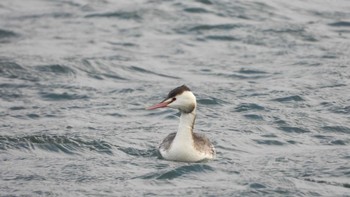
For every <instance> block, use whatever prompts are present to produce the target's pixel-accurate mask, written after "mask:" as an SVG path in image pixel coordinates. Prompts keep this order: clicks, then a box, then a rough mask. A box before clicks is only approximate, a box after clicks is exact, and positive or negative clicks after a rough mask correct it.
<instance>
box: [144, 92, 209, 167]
mask: <svg viewBox="0 0 350 197" xmlns="http://www.w3.org/2000/svg"><path fill="white" fill-rule="evenodd" d="M163 107H170V108H173V109H178V110H179V111H180V112H181V116H180V124H179V128H178V130H177V132H174V133H171V134H169V135H168V136H167V137H166V138H164V140H163V142H162V143H161V144H160V146H159V152H160V154H161V155H162V157H163V158H164V159H166V160H172V161H183V162H197V161H202V160H209V159H213V158H214V157H215V148H214V146H213V145H212V144H211V143H210V141H209V139H208V138H207V137H205V136H204V135H202V134H198V133H194V132H193V127H194V121H195V119H196V107H197V102H196V97H195V96H194V94H193V93H192V92H191V90H190V89H189V88H188V87H187V86H185V85H182V86H180V87H177V88H175V89H173V90H172V91H170V92H169V94H168V96H167V97H166V99H164V100H163V101H162V102H160V103H159V104H156V105H153V106H151V107H149V108H147V109H149V110H153V109H157V108H163Z"/></svg>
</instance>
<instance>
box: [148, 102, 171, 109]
mask: <svg viewBox="0 0 350 197" xmlns="http://www.w3.org/2000/svg"><path fill="white" fill-rule="evenodd" d="M168 104H169V102H161V103H158V104H155V105H153V106H151V107H148V108H146V109H148V110H152V109H157V108H163V107H167V106H168Z"/></svg>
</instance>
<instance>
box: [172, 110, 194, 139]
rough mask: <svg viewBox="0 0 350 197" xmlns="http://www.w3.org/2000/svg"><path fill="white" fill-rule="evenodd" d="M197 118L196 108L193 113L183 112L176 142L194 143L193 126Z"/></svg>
mask: <svg viewBox="0 0 350 197" xmlns="http://www.w3.org/2000/svg"><path fill="white" fill-rule="evenodd" d="M195 119H196V110H195V109H194V110H193V111H192V112H191V113H184V112H182V113H181V116H180V124H179V128H178V130H177V133H176V136H175V139H174V142H175V143H179V144H183V143H185V144H192V143H193V127H194V122H195Z"/></svg>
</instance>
